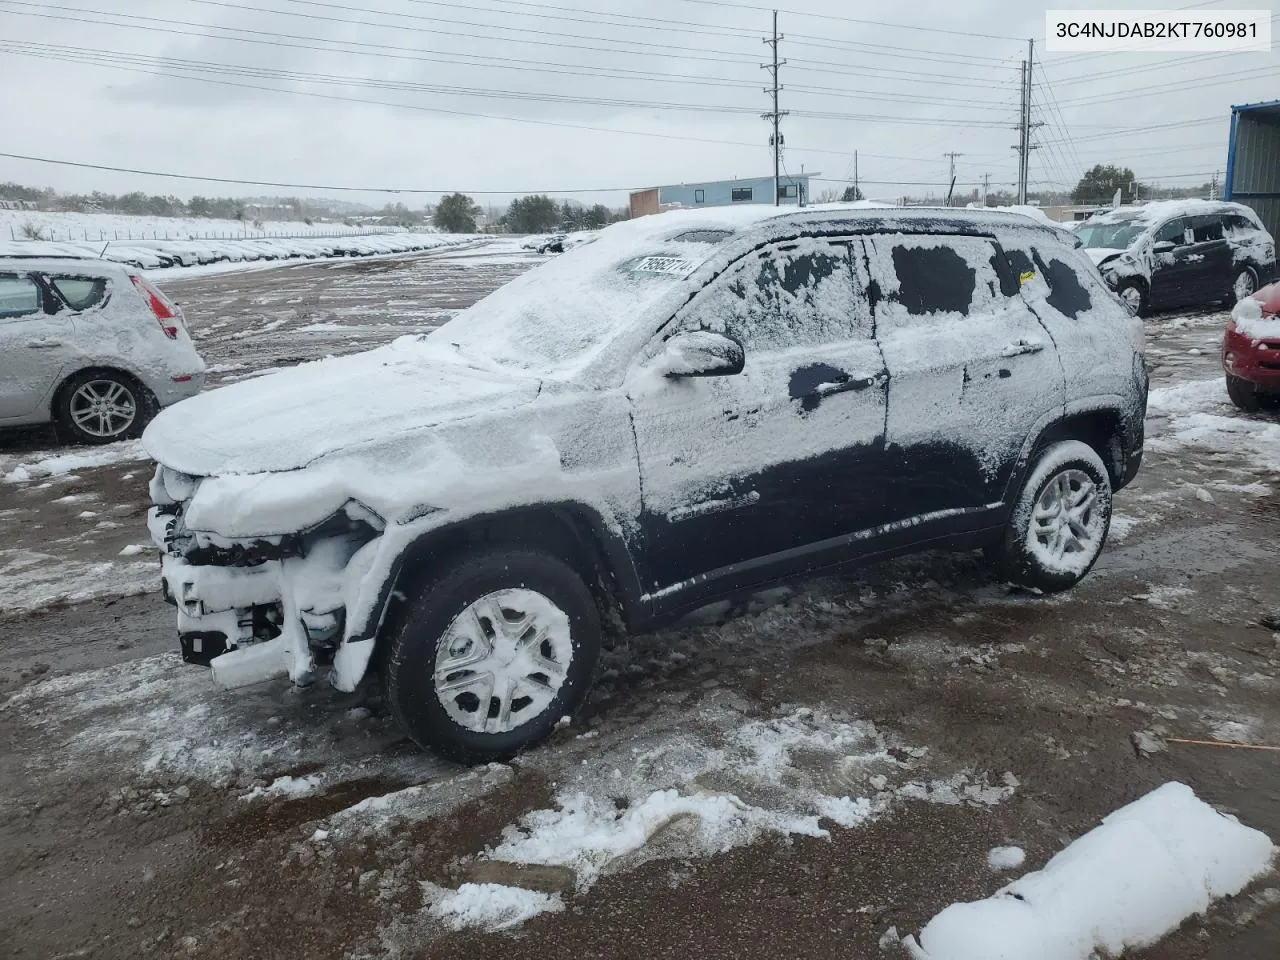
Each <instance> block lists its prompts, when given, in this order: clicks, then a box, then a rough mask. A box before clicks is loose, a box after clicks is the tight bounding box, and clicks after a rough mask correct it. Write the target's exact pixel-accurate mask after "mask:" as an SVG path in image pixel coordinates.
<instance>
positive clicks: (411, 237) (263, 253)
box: [0, 233, 461, 270]
mask: <svg viewBox="0 0 1280 960" xmlns="http://www.w3.org/2000/svg"><path fill="white" fill-rule="evenodd" d="M459 242H461V240H460V238H458V237H454V236H443V235H434V234H423V233H381V234H368V235H363V236H360V235H356V236H346V237H291V238H273V239H262V238H257V237H244V238H242V239H238V240H234V239H227V240H219V239H213V240H98V241H95V240H84V241H70V242H59V243H53V242H48V241H40V240H34V241H33V240H23V241H20V242H10V243H0V256H6V255H8V256H40V257H93V258H96V259H102V260H110V261H113V262H115V263H120V264H124V265H125V266H129V267H134V268H136V269H139V270H157V269H160V268H163V267H194V266H200V265H203V264H209V263H240V262H249V261H256V260H293V259H304V260H315V259H318V258H321V257H368V256H374V255H376V254H388V253H414V252H417V251H421V250H432V249H435V248H437V247H441V246H448V245H452V244H456V243H459Z"/></svg>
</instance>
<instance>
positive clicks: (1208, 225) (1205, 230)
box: [1191, 215, 1222, 243]
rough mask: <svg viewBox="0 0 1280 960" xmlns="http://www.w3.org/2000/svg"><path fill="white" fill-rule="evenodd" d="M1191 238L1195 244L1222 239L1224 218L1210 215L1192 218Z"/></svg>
mask: <svg viewBox="0 0 1280 960" xmlns="http://www.w3.org/2000/svg"><path fill="white" fill-rule="evenodd" d="M1191 236H1192V239H1193V241H1194V242H1195V243H1209V242H1211V241H1213V240H1221V239H1222V217H1221V216H1219V215H1210V216H1206V217H1192V218H1191Z"/></svg>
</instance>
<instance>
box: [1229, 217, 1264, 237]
mask: <svg viewBox="0 0 1280 960" xmlns="http://www.w3.org/2000/svg"><path fill="white" fill-rule="evenodd" d="M1222 221H1223V226H1222V230H1223V234H1224V235H1225V236H1226V237H1227V239H1229V240H1243V239H1245V238H1246V237H1248V236H1249V234H1251V233H1257V231H1258V228H1257V227H1255V226H1254V225H1253V224H1252V223H1250V222H1249V218H1248V217H1245V216H1242V215H1241V214H1238V213H1229V214H1227V215H1226V216H1225V217H1223V218H1222Z"/></svg>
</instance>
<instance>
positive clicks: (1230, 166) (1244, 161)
mask: <svg viewBox="0 0 1280 960" xmlns="http://www.w3.org/2000/svg"><path fill="white" fill-rule="evenodd" d="M1223 198H1224V199H1226V200H1236V201H1239V202H1240V203H1243V204H1246V205H1247V206H1250V207H1252V208H1253V209H1254V210H1255V211H1256V212H1257V214H1258V216H1259V217H1261V218H1262V222H1263V224H1264V225H1265V226H1266V228H1267V230H1269V231H1270V232H1271V235H1272V236H1273V237H1276V238H1280V100H1272V101H1269V102H1267V103H1246V104H1242V105H1240V106H1237V107H1232V108H1231V143H1230V145H1229V146H1228V148H1227V182H1226V190H1225V192H1224V194H1223Z"/></svg>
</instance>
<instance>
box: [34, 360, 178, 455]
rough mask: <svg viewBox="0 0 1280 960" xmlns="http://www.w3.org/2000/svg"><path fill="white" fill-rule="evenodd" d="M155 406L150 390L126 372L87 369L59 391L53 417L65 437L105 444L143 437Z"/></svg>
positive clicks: (77, 441)
mask: <svg viewBox="0 0 1280 960" xmlns="http://www.w3.org/2000/svg"><path fill="white" fill-rule="evenodd" d="M155 406H156V404H155V400H154V399H153V398H152V396H151V394H150V392H149V391H148V390H147V389H146V388H145V387H143V386H142V385H141V384H140V383H138V382H137V381H136V380H134V379H133V378H132V377H130V376H128V375H127V374H123V373H117V372H116V371H114V370H87V371H85V372H84V373H78V374H76V375H75V376H74V377H72V378H71V379H70V380H68V381H67V383H66V385H65V386H64V387H63V388H62V390H60V391H59V393H58V397H57V399H56V401H55V402H54V411H53V416H54V422H55V423H56V425H57V428H58V434H59V436H61V438H62V439H63V440H68V441H71V442H73V443H87V444H103V443H113V442H115V441H116V440H124V439H126V438H129V437H137V436H140V435H141V433H142V428H143V427H145V426H146V425H147V422H148V421H149V420H150V419H151V418H152V417H153V416H154V415H155Z"/></svg>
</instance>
